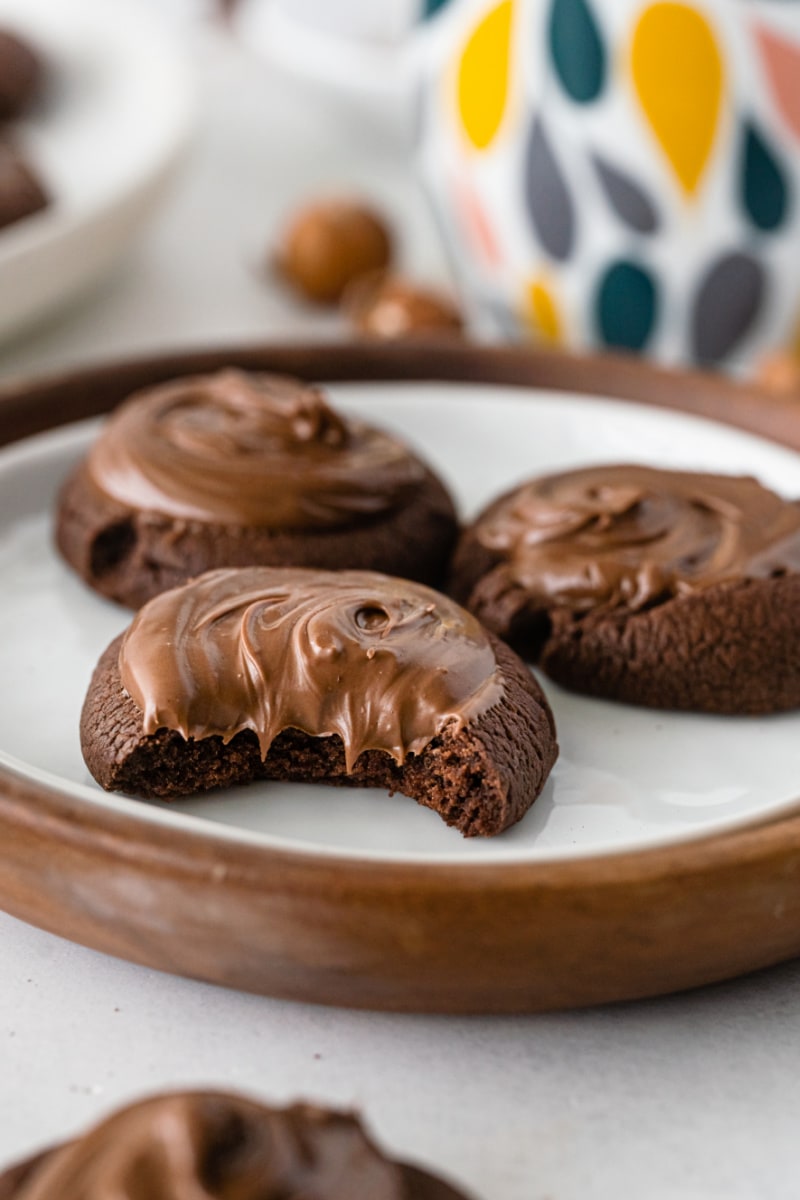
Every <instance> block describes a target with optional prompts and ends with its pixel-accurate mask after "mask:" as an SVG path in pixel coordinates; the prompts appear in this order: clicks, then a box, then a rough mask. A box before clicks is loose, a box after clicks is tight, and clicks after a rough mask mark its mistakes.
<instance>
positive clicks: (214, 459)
mask: <svg viewBox="0 0 800 1200" xmlns="http://www.w3.org/2000/svg"><path fill="white" fill-rule="evenodd" d="M457 529H458V526H457V521H456V515H455V510H454V508H453V503H452V500H451V498H450V496H449V494H448V492H447V491H446V489H445V487H444V485H443V484H442V482H441V481H440V480H439V479H438V478H437V476H436V475H434V473H433V472H432V471H431V470H430V469H429V468H428V467H427V466H426V465H425V464H424V463H423V462H422V461H421V460H420V459H419V458H417V457H416V455H414V454H412V453H411V451H410V450H409V449H408V447H407V446H405V445H404V444H403V443H402V442H401V441H399V440H398V439H397V438H395V437H393V436H392V435H390V434H388V433H385V432H383V431H382V430H380V429H376V428H374V427H372V426H371V425H367V424H365V423H364V422H362V421H358V420H355V419H351V418H346V417H343V416H340V415H338V414H337V413H335V412H334V411H333V409H331V408H330V407H329V406H328V404H327V403H326V402H325V399H324V397H323V394H322V392H321V391H320V390H319V389H318V388H316V387H310V386H307V385H305V384H302V383H300V382H299V381H296V380H292V379H286V378H283V377H280V376H275V375H245V374H243V373H242V372H240V371H221V372H220V373H219V374H217V375H210V376H204V377H198V378H192V379H179V380H176V381H175V382H173V383H168V384H165V385H163V386H162V387H157V388H153V389H151V390H149V391H146V392H140V393H139V394H138V395H136V396H133V397H132V398H131V399H130V400H128V401H127V402H126V403H125V404H123V405H122V406H121V407H120V408H119V409H118V410H117V411H116V412H115V413H114V414H113V415H112V416H111V418H110V419H109V421H108V423H107V424H106V426H105V428H104V430H103V432H102V433H101V434H100V436H99V438H98V439H97V441H96V442H95V444H94V445H93V447H92V448H91V450H90V452H89V454H88V456H87V458H86V459H85V460H84V462H82V463H81V464H80V465H79V467H78V468H77V470H76V471H75V472H74V473H73V474H72V475H71V476H70V478H69V479H68V480H67V482H66V484H65V486H64V488H63V489H62V492H61V496H60V500H59V505H58V526H57V533H56V539H57V543H58V547H59V549H60V551H61V553H62V554H63V556H64V557H65V558H66V560H67V562H69V563H70V564H71V565H72V566H73V567H74V568H75V570H76V571H77V572H78V574H79V575H81V576H82V577H83V578H84V579H85V580H86V582H87V583H88V584H89V585H90V586H91V587H93V588H94V589H95V590H96V591H98V592H100V593H102V595H104V596H108V597H110V598H111V599H112V600H117V601H119V602H120V603H121V604H127V605H129V606H130V607H132V608H137V607H138V606H139V605H141V604H143V603H144V602H145V601H146V600H149V599H150V597H151V596H155V595H156V594H157V593H158V592H162V591H165V590H166V589H167V588H172V587H176V586H177V585H179V584H181V583H183V582H185V580H187V579H190V578H191V577H193V576H195V575H199V574H200V573H201V572H203V571H207V570H210V569H212V568H214V567H227V566H232V567H242V566H249V565H252V564H267V565H275V566H304V567H324V568H329V569H334V568H339V567H346V568H353V569H368V570H376V571H385V572H387V573H388V574H393V575H402V576H405V577H406V578H409V579H418V580H422V581H423V582H425V583H432V584H437V583H441V582H442V581H443V579H444V576H445V573H446V570H447V563H448V561H449V557H450V553H451V551H452V548H453V545H454V543H455V540H456V535H457Z"/></svg>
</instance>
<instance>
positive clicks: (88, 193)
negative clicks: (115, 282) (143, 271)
mask: <svg viewBox="0 0 800 1200" xmlns="http://www.w3.org/2000/svg"><path fill="white" fill-rule="evenodd" d="M0 25H2V26H8V27H10V28H13V29H14V30H16V31H17V32H18V33H20V34H22V35H23V36H25V37H28V38H29V39H30V40H31V42H32V43H33V44H34V45H35V46H37V47H38V48H39V49H40V51H41V53H42V55H43V56H44V58H45V60H46V62H47V68H48V80H47V87H46V91H45V94H44V95H43V97H42V98H41V101H40V102H39V104H38V105H37V107H36V109H35V111H34V112H32V113H31V114H30V115H29V116H28V117H26V119H25V120H24V121H19V122H16V123H15V124H14V127H13V128H14V133H15V138H16V140H18V141H19V143H20V144H21V146H22V148H23V149H24V151H25V153H26V156H27V157H28V158H29V159H30V160H31V161H32V162H33V164H34V165H35V166H36V168H37V170H38V172H39V174H40V175H41V176H42V178H43V180H44V181H45V184H46V186H47V189H48V191H49V193H50V195H51V197H52V200H53V203H52V205H51V206H50V207H49V208H48V209H46V210H44V211H43V212H41V213H39V214H36V215H35V216H33V217H29V218H27V219H26V220H23V221H19V222H17V223H15V224H14V225H10V226H7V227H6V228H5V229H2V230H0V337H7V336H8V335H9V334H11V333H13V332H14V331H15V330H16V329H18V328H20V327H21V326H22V325H24V324H26V323H27V322H29V321H31V320H33V319H34V318H37V317H39V316H42V315H44V314H45V313H47V312H48V311H50V310H51V309H52V308H54V307H55V306H56V305H58V304H61V303H63V302H64V301H65V300H67V299H68V298H69V297H70V296H72V295H73V294H75V293H76V292H78V291H80V290H81V289H83V288H84V287H86V286H87V285H88V284H90V283H91V282H92V281H94V280H95V279H97V278H98V277H99V276H100V275H101V274H102V273H103V272H104V271H106V270H107V269H108V268H109V267H110V266H111V265H112V264H113V263H114V262H115V260H116V259H117V258H118V257H119V255H120V254H121V253H122V251H123V250H124V249H125V248H126V246H127V245H128V243H129V241H130V239H131V237H132V236H133V235H134V233H135V232H136V230H137V229H138V227H139V225H140V224H141V222H142V221H143V220H144V218H145V217H146V216H147V214H148V213H149V212H150V210H151V208H152V206H153V204H154V203H155V201H156V199H157V198H158V196H159V195H160V194H161V192H162V190H163V188H164V185H165V183H166V182H167V179H168V177H169V174H170V170H171V168H172V167H173V165H174V163H175V161H176V159H177V156H178V153H179V151H180V149H181V147H182V146H183V144H184V142H185V141H186V137H187V134H188V131H189V127H190V117H191V108H192V102H191V88H190V85H189V77H188V74H187V69H186V66H185V64H184V61H183V58H182V56H181V55H180V54H179V53H178V51H177V49H176V48H175V47H174V46H173V44H172V42H171V41H170V39H169V38H168V37H167V36H166V34H165V32H164V31H163V30H162V28H161V25H160V23H158V22H157V21H154V20H153V19H152V17H151V16H148V13H147V11H146V10H145V9H144V8H143V7H142V6H141V5H138V4H136V3H135V0H113V3H109V0H0Z"/></svg>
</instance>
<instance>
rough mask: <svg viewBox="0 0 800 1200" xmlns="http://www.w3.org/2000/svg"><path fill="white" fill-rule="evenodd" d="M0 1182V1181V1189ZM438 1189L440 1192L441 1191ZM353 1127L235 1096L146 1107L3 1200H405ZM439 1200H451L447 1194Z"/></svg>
mask: <svg viewBox="0 0 800 1200" xmlns="http://www.w3.org/2000/svg"><path fill="white" fill-rule="evenodd" d="M0 1182H2V1181H0ZM442 1186H443V1185H442ZM413 1195H414V1192H413V1191H412V1190H410V1189H409V1188H408V1187H407V1186H406V1174H405V1170H404V1168H403V1167H402V1166H401V1165H399V1164H397V1163H393V1162H390V1161H388V1160H387V1159H386V1158H384V1156H383V1155H382V1154H381V1153H380V1152H379V1151H378V1150H377V1148H376V1147H375V1146H374V1145H373V1144H372V1142H371V1141H370V1140H369V1139H368V1138H367V1137H366V1135H365V1134H364V1132H363V1130H362V1129H361V1126H360V1125H359V1123H358V1121H357V1120H356V1119H355V1118H354V1117H351V1116H349V1115H346V1114H344V1113H332V1112H325V1111H323V1110H320V1109H317V1108H313V1107H311V1106H309V1105H295V1106H294V1107H292V1108H287V1109H283V1110H279V1109H271V1108H267V1107H265V1106H264V1105H261V1104H256V1103H254V1102H253V1101H251V1100H246V1099H244V1098H243V1097H239V1096H229V1095H224V1094H219V1093H213V1092H209V1093H185V1094H173V1095H169V1096H163V1097H156V1098H154V1099H150V1100H145V1101H142V1102H141V1103H139V1104H134V1105H131V1106H130V1107H129V1108H125V1109H123V1110H122V1111H121V1112H118V1113H116V1114H115V1115H114V1116H112V1117H110V1118H109V1119H107V1120H106V1121H104V1122H103V1123H102V1124H100V1125H98V1126H96V1127H95V1128H94V1129H92V1130H90V1132H89V1133H87V1134H85V1135H84V1136H83V1137H81V1138H79V1139H77V1140H76V1141H74V1142H70V1143H67V1144H65V1145H63V1146H59V1147H57V1148H56V1149H55V1150H53V1151H51V1152H50V1153H49V1154H48V1155H46V1156H44V1158H43V1159H42V1160H41V1163H40V1165H38V1164H37V1165H36V1166H35V1168H34V1170H33V1171H32V1172H31V1173H30V1174H29V1175H27V1177H26V1176H23V1179H22V1183H21V1184H20V1185H19V1187H18V1188H16V1189H15V1190H14V1191H13V1192H12V1193H11V1196H12V1197H13V1200H56V1197H57V1198H58V1200H112V1198H113V1200H156V1198H158V1200H233V1198H234V1197H235V1198H236V1200H354V1198H357V1197H364V1198H366V1197H369V1200H411V1197H412V1196H413ZM442 1195H446V1196H448V1197H449V1196H453V1197H454V1196H455V1193H452V1192H450V1190H449V1189H446V1190H445V1191H443V1193H442Z"/></svg>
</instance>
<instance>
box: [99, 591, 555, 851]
mask: <svg viewBox="0 0 800 1200" xmlns="http://www.w3.org/2000/svg"><path fill="white" fill-rule="evenodd" d="M81 744H82V748H83V753H84V757H85V759H86V762H87V765H88V766H89V769H90V771H91V772H92V774H93V775H94V777H95V779H97V781H98V782H99V783H100V784H101V786H103V787H105V788H107V789H108V790H118V791H125V792H130V793H132V794H135V795H142V796H145V797H147V796H157V797H164V798H169V797H174V796H181V795H186V794H189V793H191V792H194V791H198V790H206V789H208V788H213V787H221V786H227V785H229V784H233V783H242V782H249V781H251V780H253V779H295V780H303V781H316V782H324V783H334V784H344V785H348V784H349V785H354V786H377V787H387V788H389V789H391V790H397V791H401V792H403V793H405V794H407V795H410V796H412V797H413V798H414V799H416V800H418V801H419V802H420V803H422V804H425V805H427V806H428V807H431V808H433V809H435V810H436V811H437V812H439V813H440V815H441V816H442V817H443V819H444V820H445V821H446V822H447V823H448V824H451V825H455V826H456V827H457V828H459V829H460V830H461V831H462V832H463V833H464V834H466V835H473V834H494V833H499V832H501V830H502V829H504V828H506V827H507V826H509V825H511V824H513V823H514V822H515V821H517V820H519V819H520V817H521V816H523V815H524V813H525V812H526V811H527V809H528V808H529V807H530V805H531V804H532V803H533V801H534V799H535V798H536V796H537V795H538V793H539V792H540V791H541V788H542V787H543V785H544V783H545V780H546V778H547V775H548V773H549V771H550V768H551V767H552V765H553V762H554V761H555V757H556V753H557V746H556V741H555V733H554V726H553V720H552V716H551V714H550V711H549V708H548V706H547V703H546V701H545V699H544V697H543V696H542V694H541V692H540V691H539V689H538V687H537V685H536V684H535V682H534V681H533V679H532V678H531V676H530V673H529V672H528V671H527V670H526V668H525V666H524V664H523V663H521V662H520V660H519V659H518V658H517V657H516V655H514V654H513V653H512V652H511V651H509V650H507V649H506V648H505V647H503V646H502V645H501V644H500V643H498V642H497V641H496V640H495V639H493V638H491V636H490V635H488V634H487V633H486V631H485V630H484V629H483V628H482V627H481V626H480V624H479V623H478V622H477V621H476V620H475V619H474V618H473V617H472V616H470V614H468V613H466V612H465V611H464V610H463V609H461V608H460V607H459V606H458V605H456V604H454V603H453V601H451V600H449V599H448V598H447V597H445V596H442V595H440V594H438V593H436V592H434V591H432V590H430V589H428V588H425V587H423V586H421V585H419V584H412V583H409V582H408V581H406V580H399V579H393V578H389V577H387V576H382V575H378V574H375V573H371V572H349V571H342V572H336V573H329V572H321V571H308V570H300V569H294V570H291V569H285V570H278V569H270V568H251V569H249V570H240V571H232V570H226V571H217V572H211V573H209V574H208V575H205V576H203V577H201V578H200V579H198V580H195V581H194V582H193V583H191V584H188V585H186V586H185V587H183V588H181V589H176V590H175V591H172V592H168V593H165V594H164V595H162V596H159V597H157V598H156V599H154V600H153V601H151V602H150V603H149V604H148V605H147V606H146V607H145V608H144V609H143V610H142V611H141V612H140V613H139V614H138V615H137V617H136V618H135V619H134V621H133V623H132V625H131V626H130V628H129V630H128V631H127V633H126V634H125V635H124V636H123V637H122V638H121V639H117V640H116V641H115V642H114V643H112V645H111V646H110V647H109V648H108V650H107V651H106V653H105V654H104V655H103V657H102V658H101V660H100V663H99V664H98V667H97V669H96V671H95V674H94V677H93V679H92V683H91V685H90V688H89V692H88V695H87V698H86V702H85V704H84V709H83V714H82V718H81Z"/></svg>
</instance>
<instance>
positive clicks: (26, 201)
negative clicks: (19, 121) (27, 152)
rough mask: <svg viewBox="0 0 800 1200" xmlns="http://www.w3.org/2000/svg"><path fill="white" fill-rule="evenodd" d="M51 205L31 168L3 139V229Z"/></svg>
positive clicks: (0, 224) (0, 222) (0, 199)
mask: <svg viewBox="0 0 800 1200" xmlns="http://www.w3.org/2000/svg"><path fill="white" fill-rule="evenodd" d="M48 204H49V200H48V197H47V193H46V192H45V190H44V187H43V186H42V184H41V182H40V181H39V179H38V178H37V176H36V174H35V172H34V171H33V169H32V167H30V166H29V165H28V163H26V162H25V160H24V159H23V158H22V157H21V156H20V154H19V151H18V150H17V149H16V147H15V146H13V145H12V144H11V143H10V142H4V141H0V229H3V228H4V227H5V226H6V225H12V224H13V223H14V222H15V221H21V220H22V218H23V217H30V216H32V215H33V213H35V212H39V211H40V210H41V209H43V208H46V207H47V205H48Z"/></svg>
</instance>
